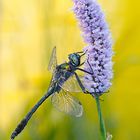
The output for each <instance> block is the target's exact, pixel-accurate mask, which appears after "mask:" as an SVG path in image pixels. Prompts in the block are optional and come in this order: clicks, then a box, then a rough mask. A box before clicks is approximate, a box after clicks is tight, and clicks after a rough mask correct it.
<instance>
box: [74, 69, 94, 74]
mask: <svg viewBox="0 0 140 140" xmlns="http://www.w3.org/2000/svg"><path fill="white" fill-rule="evenodd" d="M76 70H80V71H83V72H85V73H88V74H90V75H93V73H91V72H89V71H86V70H84V69H81V68H76Z"/></svg>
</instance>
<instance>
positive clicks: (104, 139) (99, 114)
mask: <svg viewBox="0 0 140 140" xmlns="http://www.w3.org/2000/svg"><path fill="white" fill-rule="evenodd" d="M92 96H93V95H92ZM93 97H94V98H95V100H96V105H97V111H98V117H99V122H100V132H101V140H106V129H105V124H104V119H103V116H102V111H101V106H100V99H99V96H96V97H95V96H93Z"/></svg>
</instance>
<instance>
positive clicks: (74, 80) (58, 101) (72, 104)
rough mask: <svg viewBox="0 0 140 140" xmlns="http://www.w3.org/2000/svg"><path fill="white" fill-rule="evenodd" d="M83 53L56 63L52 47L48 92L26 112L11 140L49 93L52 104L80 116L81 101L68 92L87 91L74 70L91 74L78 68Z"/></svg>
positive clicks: (81, 111) (80, 64) (73, 54)
mask: <svg viewBox="0 0 140 140" xmlns="http://www.w3.org/2000/svg"><path fill="white" fill-rule="evenodd" d="M85 53H86V52H77V53H72V54H70V55H69V56H68V58H69V61H68V62H65V63H63V64H60V65H57V58H56V47H54V49H53V51H52V55H51V59H50V62H49V66H48V70H50V71H51V72H52V73H53V76H52V80H51V83H50V86H49V88H48V92H47V93H46V94H45V95H44V96H43V97H42V98H41V99H40V100H39V101H38V102H37V103H36V104H35V106H34V107H33V108H32V109H31V111H30V112H28V114H27V115H26V116H25V118H24V119H23V120H22V121H21V122H20V123H19V124H18V126H17V127H16V129H15V130H14V132H13V133H12V135H11V140H13V139H14V138H15V137H16V136H17V135H18V134H19V133H20V132H21V131H22V130H23V129H24V127H25V126H26V125H27V123H28V121H29V120H30V118H31V117H32V115H33V114H34V113H35V111H36V110H37V109H38V108H39V106H40V105H41V104H42V103H43V102H44V101H45V100H46V99H47V98H48V97H49V96H50V95H52V104H53V105H54V107H56V108H57V109H58V110H60V111H62V112H65V113H67V114H69V115H73V116H76V117H80V116H81V115H82V113H83V107H82V104H81V102H80V101H79V100H78V99H76V98H75V97H74V96H72V95H71V94H70V92H84V93H88V92H87V91H86V89H85V88H84V86H83V84H82V80H81V79H80V77H79V76H78V74H77V73H76V70H80V71H83V72H85V73H88V74H92V73H90V72H88V71H85V70H83V69H81V68H79V67H80V66H82V65H83V64H84V62H83V63H81V57H82V56H83V55H84V54H85Z"/></svg>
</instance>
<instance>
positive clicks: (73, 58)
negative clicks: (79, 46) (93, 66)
mask: <svg viewBox="0 0 140 140" xmlns="http://www.w3.org/2000/svg"><path fill="white" fill-rule="evenodd" d="M80 58H81V56H80V55H79V54H78V53H72V54H70V55H69V60H70V63H71V64H72V65H73V66H75V67H78V66H79V65H80Z"/></svg>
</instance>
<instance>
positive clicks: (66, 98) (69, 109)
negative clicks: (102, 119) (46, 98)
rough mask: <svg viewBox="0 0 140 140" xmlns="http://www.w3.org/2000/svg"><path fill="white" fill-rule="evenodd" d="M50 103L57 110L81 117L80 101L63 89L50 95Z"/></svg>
mask: <svg viewBox="0 0 140 140" xmlns="http://www.w3.org/2000/svg"><path fill="white" fill-rule="evenodd" d="M52 104H53V105H54V107H55V108H56V109H58V110H59V111H61V112H65V113H67V114H69V115H73V116H75V117H81V116H82V114H83V107H82V104H81V103H80V101H79V100H78V99H76V98H75V97H73V96H72V95H71V94H70V93H68V92H66V91H64V90H63V89H62V90H61V91H60V92H59V93H57V92H56V93H55V94H54V95H53V96H52Z"/></svg>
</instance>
